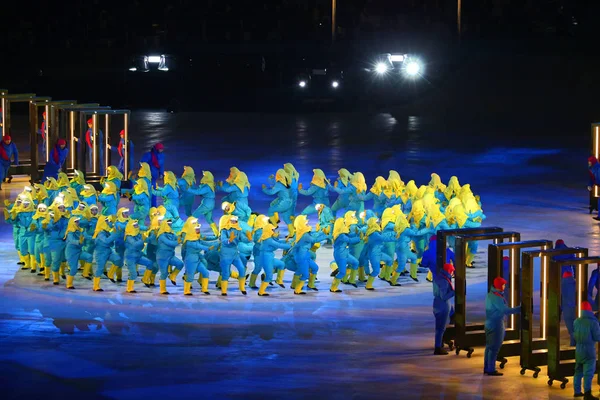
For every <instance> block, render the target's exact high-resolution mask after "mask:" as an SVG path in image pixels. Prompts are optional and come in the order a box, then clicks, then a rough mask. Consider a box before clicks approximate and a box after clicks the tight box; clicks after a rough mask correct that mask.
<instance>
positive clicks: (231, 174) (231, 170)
mask: <svg viewBox="0 0 600 400" xmlns="http://www.w3.org/2000/svg"><path fill="white" fill-rule="evenodd" d="M239 173H240V170H239V169H238V168H237V167H231V168H229V176H228V177H227V179H226V180H225V182H227V183H229V184H230V185H233V184H234V183H235V179H236V178H237V176H238V175H239Z"/></svg>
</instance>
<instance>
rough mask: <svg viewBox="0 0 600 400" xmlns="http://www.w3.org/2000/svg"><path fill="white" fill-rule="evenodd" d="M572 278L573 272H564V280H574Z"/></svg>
mask: <svg viewBox="0 0 600 400" xmlns="http://www.w3.org/2000/svg"><path fill="white" fill-rule="evenodd" d="M572 277H573V272H571V271H565V272H563V278H572Z"/></svg>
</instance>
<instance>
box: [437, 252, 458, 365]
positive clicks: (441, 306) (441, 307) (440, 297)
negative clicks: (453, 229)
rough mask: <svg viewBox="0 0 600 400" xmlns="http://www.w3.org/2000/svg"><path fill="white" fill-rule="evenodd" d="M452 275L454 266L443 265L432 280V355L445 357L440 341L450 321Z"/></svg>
mask: <svg viewBox="0 0 600 400" xmlns="http://www.w3.org/2000/svg"><path fill="white" fill-rule="evenodd" d="M453 275H454V265H452V264H444V268H443V270H442V271H441V272H440V274H439V275H438V274H436V275H435V278H434V280H433V315H434V316H435V349H434V351H433V354H434V355H446V354H448V352H447V351H446V350H444V344H443V343H442V339H443V337H444V332H445V331H446V326H447V325H448V321H449V319H450V310H451V309H452V304H451V301H450V300H451V299H452V298H453V297H454V286H453V285H452V276H453Z"/></svg>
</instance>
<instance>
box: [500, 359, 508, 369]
mask: <svg viewBox="0 0 600 400" xmlns="http://www.w3.org/2000/svg"><path fill="white" fill-rule="evenodd" d="M506 362H507V361H506V360H503V361H502V362H501V363H500V369H504V366H505V365H506Z"/></svg>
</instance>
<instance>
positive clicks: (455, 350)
mask: <svg viewBox="0 0 600 400" xmlns="http://www.w3.org/2000/svg"><path fill="white" fill-rule="evenodd" d="M454 352H455V353H456V355H458V354H459V353H460V348H458V347H457V348H456V349H454Z"/></svg>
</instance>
